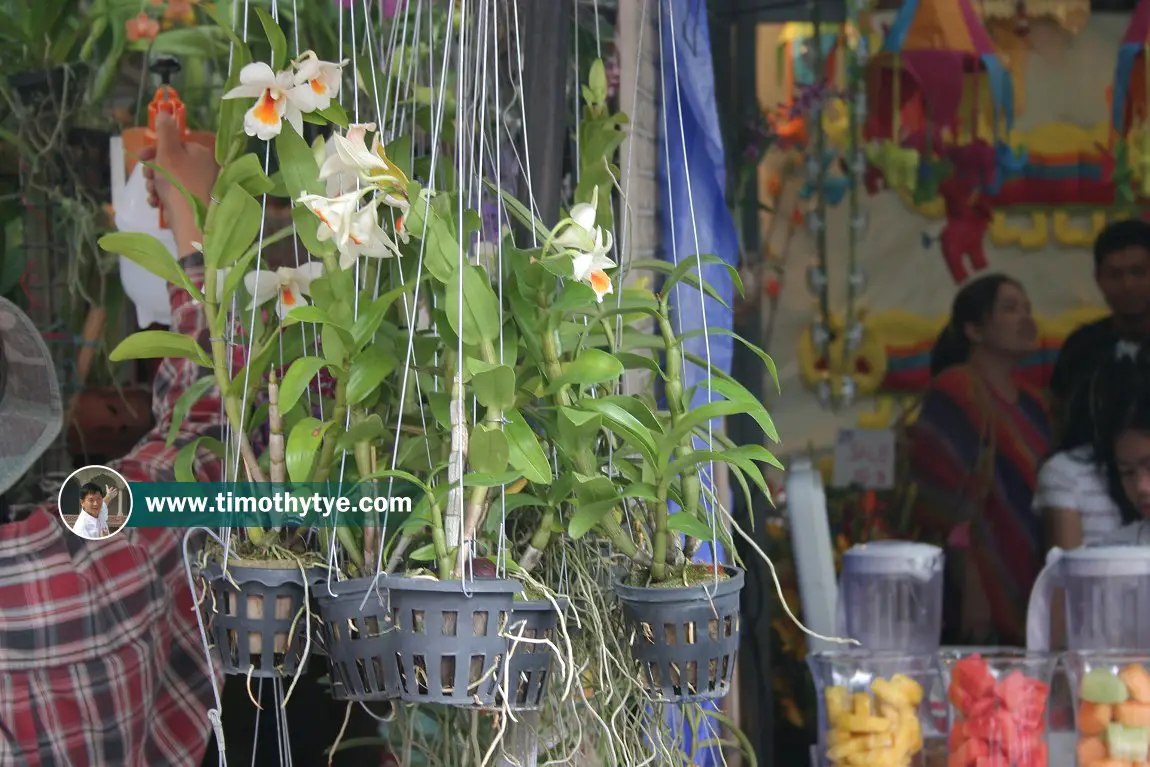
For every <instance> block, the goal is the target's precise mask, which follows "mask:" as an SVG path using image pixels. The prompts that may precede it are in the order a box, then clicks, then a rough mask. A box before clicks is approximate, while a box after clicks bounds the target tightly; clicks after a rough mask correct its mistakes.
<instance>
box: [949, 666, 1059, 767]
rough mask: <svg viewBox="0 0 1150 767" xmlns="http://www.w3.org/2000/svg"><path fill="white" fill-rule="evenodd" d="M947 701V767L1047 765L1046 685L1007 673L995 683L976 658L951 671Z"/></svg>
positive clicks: (1047, 696)
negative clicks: (951, 716)
mask: <svg viewBox="0 0 1150 767" xmlns="http://www.w3.org/2000/svg"><path fill="white" fill-rule="evenodd" d="M947 697H948V698H949V700H950V702H951V703H952V705H954V707H955V710H956V711H957V713H958V716H956V717H955V720H954V723H953V725H952V728H951V731H950V733H949V735H950V738H949V742H950V744H951V759H950V760H949V761H948V763H947V764H948V767H960V765H962V764H963V763H965V765H964V767H1047V758H1048V752H1047V747H1046V743H1045V741H1044V739H1045V734H1046V727H1045V716H1046V707H1047V703H1048V701H1049V698H1050V686H1049V685H1048V684H1046V683H1045V682H1042V681H1040V680H1037V679H1032V678H1031V677H1028V676H1026V675H1025V674H1023V673H1022V672H1021V671H1013V672H1011V673H1009V674H1007V675H1005V676H1004V677H1003V678H1002V679H1001V680H997V681H996V680H995V678H994V675H993V673H992V672H991V669H990V665H989V664H988V663H987V662H986V660H985V659H983V658H981V657H980V656H978V655H972V656H969V657H967V658H964V659H962V660H961V661H959V662H958V663H956V664H954V666H953V667H952V668H951V679H950V686H949V688H948V689H947Z"/></svg>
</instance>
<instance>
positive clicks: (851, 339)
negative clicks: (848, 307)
mask: <svg viewBox="0 0 1150 767" xmlns="http://www.w3.org/2000/svg"><path fill="white" fill-rule="evenodd" d="M865 332H866V331H864V330H863V326H862V323H861V322H852V323H851V325H850V327H849V328H847V330H846V334H845V338H844V344H845V349H844V351H845V352H846V354H845V356H848V357H849V356H850V355H852V354H854V353H855V352H857V351H858V350H859V348H860V347H861V346H862V342H863V335H864V334H865Z"/></svg>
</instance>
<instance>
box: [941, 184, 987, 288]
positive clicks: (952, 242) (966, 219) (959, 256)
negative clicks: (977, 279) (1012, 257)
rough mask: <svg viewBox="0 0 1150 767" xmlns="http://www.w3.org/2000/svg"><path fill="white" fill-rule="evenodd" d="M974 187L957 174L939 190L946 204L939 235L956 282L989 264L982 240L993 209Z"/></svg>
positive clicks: (963, 279)
mask: <svg viewBox="0 0 1150 767" xmlns="http://www.w3.org/2000/svg"><path fill="white" fill-rule="evenodd" d="M975 189H976V186H975V185H974V184H972V183H970V182H969V181H966V180H961V179H959V178H958V177H956V176H955V177H951V178H948V179H946V180H945V181H943V182H942V184H941V185H940V186H939V194H940V195H941V196H942V199H943V202H944V204H945V205H946V226H944V227H943V229H942V233H941V234H939V237H938V239H939V244H940V245H941V246H942V258H943V261H945V262H946V266H947V268H948V269H949V270H950V276H951V277H952V278H953V279H954V282H955V284H956V285H961V284H962V283H964V282H966V280H967V278H968V277H969V276H970V275H971V274H976V273H978V272H980V271H982V270H983V269H986V268H987V267H988V266H989V264H988V263H987V260H986V247H985V245H984V242H983V240H984V238H985V237H986V230H987V228H989V226H990V219H991V215H992V213H991V209H990V205H989V204H988V203H987V201H986V199H985V198H984V197H983V196H982V194H981V193H979V192H977V191H975ZM968 259H969V263H970V268H969V269H968V268H967V260H968Z"/></svg>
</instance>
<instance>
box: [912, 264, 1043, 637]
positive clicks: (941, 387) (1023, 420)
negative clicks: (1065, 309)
mask: <svg viewBox="0 0 1150 767" xmlns="http://www.w3.org/2000/svg"><path fill="white" fill-rule="evenodd" d="M1037 336H1038V333H1037V328H1036V326H1035V323H1034V318H1033V317H1032V315H1031V311H1030V301H1029V299H1028V298H1027V297H1026V293H1025V291H1024V290H1023V289H1022V286H1021V285H1020V284H1019V283H1018V282H1017V281H1015V280H1013V279H1011V278H1009V277H1006V276H1004V275H1000V274H991V275H986V276H983V277H980V278H978V279H976V280H974V281H972V282H970V283H968V284H967V285H965V286H964V287H963V288H962V289H961V290H960V291H959V292H958V294H957V295H956V296H955V299H954V304H953V307H952V309H951V317H950V321H949V322H948V324H947V326H946V328H945V329H944V330H943V332H942V334H941V335H940V336H939V339H938V342H937V344H936V345H935V348H934V351H933V353H932V355H931V372H932V374H933V376H934V378H933V380H932V382H931V386H930V388H929V390H928V391H927V392H926V395H925V397H924V399H923V402H922V407H921V410H920V412H919V414H918V417H917V419H916V420H915V422H914V424H913V425H912V426H911V427H910V431H909V435H908V436H909V439H910V444H911V453H910V462H911V471H912V475H913V478H914V481H915V485H916V488H917V496H916V503H915V516H916V519H915V521H916V522H917V524H918V527H919V529H920V530H921V531H922V532H923V533H924V534H925V535H926V536H927V537H929V538H932V539H934V540H935V541H936V542H937V543H939V544H940V545H942V546H943V547H944V548H945V549H946V554H947V598H946V603H945V607H944V619H943V623H944V628H943V642H944V643H945V644H961V645H969V644H1001V645H1015V646H1022V645H1024V644H1025V641H1026V604H1027V600H1028V599H1029V597H1030V590H1031V587H1032V586H1033V584H1034V579H1035V578H1036V576H1037V575H1038V571H1039V570H1040V568H1041V566H1042V562H1043V556H1042V524H1041V519H1040V518H1039V516H1038V515H1037V514H1035V513H1034V511H1033V509H1032V501H1033V496H1034V487H1035V481H1036V477H1037V473H1038V467H1039V465H1040V463H1041V462H1042V460H1043V458H1045V456H1046V455H1047V454H1048V453H1049V451H1050V447H1051V428H1050V421H1049V417H1048V413H1047V409H1046V406H1045V403H1044V402H1043V401H1042V399H1041V398H1040V397H1039V396H1038V395H1037V394H1036V393H1034V392H1032V391H1030V390H1028V389H1027V388H1026V387H1025V386H1023V385H1021V384H1020V383H1018V381H1017V379H1016V377H1015V371H1016V370H1017V367H1018V364H1019V362H1021V360H1022V359H1023V358H1024V357H1025V356H1026V355H1028V354H1030V353H1032V352H1033V351H1034V350H1035V347H1036V343H1037Z"/></svg>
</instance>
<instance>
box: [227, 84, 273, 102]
mask: <svg viewBox="0 0 1150 767" xmlns="http://www.w3.org/2000/svg"><path fill="white" fill-rule="evenodd" d="M265 90H267V86H264V85H237V86H236V87H235V88H232V89H231V90H230V91H228V92H227V93H225V94H224V96H223V97H224V98H225V99H254V98H259V97H260V96H262V95H263V92H264V91H265Z"/></svg>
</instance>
